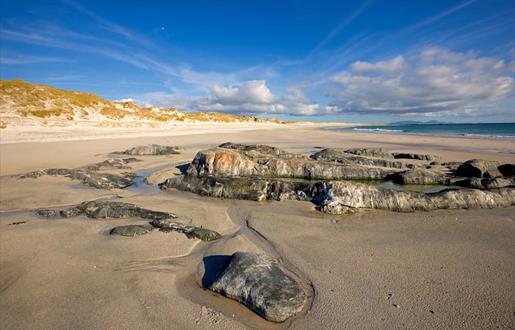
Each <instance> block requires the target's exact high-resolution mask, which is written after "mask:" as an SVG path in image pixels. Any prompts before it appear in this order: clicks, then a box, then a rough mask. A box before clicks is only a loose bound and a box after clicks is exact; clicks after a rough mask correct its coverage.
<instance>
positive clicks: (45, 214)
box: [36, 209, 60, 218]
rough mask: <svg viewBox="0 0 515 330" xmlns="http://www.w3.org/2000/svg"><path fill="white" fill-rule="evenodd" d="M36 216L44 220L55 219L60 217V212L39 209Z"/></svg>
mask: <svg viewBox="0 0 515 330" xmlns="http://www.w3.org/2000/svg"><path fill="white" fill-rule="evenodd" d="M36 214H37V215H39V216H40V217H44V218H55V217H58V216H60V214H59V211H57V210H51V209H39V210H36Z"/></svg>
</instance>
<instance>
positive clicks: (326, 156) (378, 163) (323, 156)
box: [311, 148, 414, 169]
mask: <svg viewBox="0 0 515 330" xmlns="http://www.w3.org/2000/svg"><path fill="white" fill-rule="evenodd" d="M311 158H312V159H314V160H320V161H326V162H336V163H340V164H346V165H353V164H354V165H364V166H375V167H391V168H398V169H404V168H409V167H414V165H413V164H406V163H403V162H399V161H394V160H391V159H382V158H370V157H364V156H358V155H355V154H352V153H349V152H347V151H344V150H341V149H330V148H328V149H323V150H320V151H319V152H317V153H315V154H313V155H311Z"/></svg>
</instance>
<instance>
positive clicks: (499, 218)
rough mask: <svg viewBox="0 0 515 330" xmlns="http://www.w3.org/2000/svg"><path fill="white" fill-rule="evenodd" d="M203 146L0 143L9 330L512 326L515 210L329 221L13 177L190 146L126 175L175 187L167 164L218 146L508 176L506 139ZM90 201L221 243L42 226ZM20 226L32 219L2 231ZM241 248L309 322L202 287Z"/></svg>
mask: <svg viewBox="0 0 515 330" xmlns="http://www.w3.org/2000/svg"><path fill="white" fill-rule="evenodd" d="M196 133H198V134H176V135H173V134H168V135H167V136H159V137H157V136H154V137H124V138H110V139H95V140H81V141H60V142H57V141H56V142H40V143H38V142H24V143H13V144H10V143H4V144H1V145H0V172H1V177H0V211H1V213H0V315H1V316H0V318H1V319H0V324H1V325H2V328H3V329H63V328H66V329H92V328H95V329H98V328H113V329H150V328H151V329H161V328H167V329H170V328H172V329H208V328H209V329H241V328H249V327H250V328H271V329H274V328H285V327H290V328H293V329H313V328H319V329H339V328H340V329H357V328H358V329H361V328H365V329H383V328H395V329H413V328H417V329H435V328H438V329H440V328H453V329H456V328H458V329H480V328H481V329H492V328H493V329H495V328H501V329H510V328H514V327H515V212H514V211H515V209H514V208H507V209H496V210H456V211H435V212H417V213H404V214H400V213H393V212H382V211H381V212H379V211H365V212H362V213H360V214H357V215H352V216H332V215H325V214H321V213H319V212H317V211H315V210H313V207H312V205H311V204H310V203H305V202H293V201H285V202H266V203H256V202H248V201H229V200H218V199H213V198H207V197H201V196H197V195H194V194H190V193H184V192H178V191H171V192H161V191H159V190H158V189H156V188H155V187H152V186H143V187H141V188H129V189H125V190H112V191H106V190H97V189H92V188H85V187H82V186H81V185H80V184H77V183H76V182H73V181H70V180H68V179H65V178H58V177H57V178H54V177H41V178H38V179H25V180H17V179H15V178H13V177H11V175H13V174H18V173H23V172H28V171H32V170H36V169H41V168H50V167H69V168H71V167H77V166H82V165H85V164H89V163H94V162H99V161H102V160H104V159H105V158H107V157H109V153H110V152H112V151H117V150H124V149H126V148H129V147H133V146H135V145H141V144H147V143H159V144H169V145H179V146H181V147H183V148H184V152H183V153H182V154H180V155H173V156H157V157H138V158H140V159H142V160H143V162H140V163H134V166H133V171H136V172H139V171H143V170H145V169H149V168H152V169H159V170H158V171H157V172H155V173H154V174H153V175H152V176H151V177H150V181H151V182H152V183H158V182H160V181H162V180H164V179H165V178H166V177H169V176H172V175H176V174H178V173H179V169H177V168H176V166H177V165H180V164H184V163H187V162H188V161H190V160H191V158H192V157H193V156H194V154H195V152H196V151H197V150H200V149H203V148H207V147H212V146H215V145H218V144H220V143H222V142H227V141H231V142H242V143H266V144H272V145H275V146H279V147H282V148H285V149H287V150H290V151H294V152H311V151H314V150H317V149H316V148H317V147H341V148H347V147H383V148H387V149H390V150H392V151H416V152H420V153H434V154H436V155H438V156H440V157H442V160H456V161H463V160H467V159H471V158H484V159H491V160H499V161H502V162H511V163H515V154H514V152H515V142H514V141H508V140H482V139H471V138H447V137H446V138H443V137H429V136H407V135H402V136H401V135H392V134H373V133H361V132H360V133H356V132H335V131H323V130H320V129H318V128H317V127H316V126H302V125H297V126H288V127H280V126H274V127H266V128H265V127H261V128H260V129H259V130H251V129H246V130H244V131H241V130H234V131H233V130H217V131H215V132H213V131H211V132H210V130H209V129H206V128H204V129H203V130H201V131H200V132H196ZM77 138H82V139H83V138H84V136H79V137H77ZM131 165H132V164H131ZM116 172H117V171H113V173H116ZM99 197H104V198H116V199H117V200H122V201H126V202H131V203H135V204H137V205H140V206H144V207H147V208H151V209H156V210H163V211H173V212H175V213H177V214H178V215H179V219H180V220H181V221H185V222H187V223H191V224H193V225H197V226H204V227H206V228H210V229H214V230H217V231H219V232H220V233H222V234H224V238H223V239H221V240H219V241H214V242H211V243H205V242H199V241H196V240H188V239H187V238H186V237H185V236H184V235H182V234H179V233H168V234H165V233H161V232H152V233H150V234H148V235H146V236H141V237H135V238H126V237H110V236H109V235H108V231H109V230H110V229H111V228H112V227H114V226H117V225H121V224H129V223H143V222H144V221H142V220H138V219H124V220H87V219H86V218H83V217H78V218H71V219H63V220H48V219H42V218H38V217H36V216H35V215H34V212H33V210H34V209H35V208H39V207H50V206H66V205H73V204H76V203H79V202H82V201H85V200H90V199H94V198H99ZM118 198H122V199H118ZM244 219H249V221H248V223H247V222H246V221H244ZM20 221H26V222H25V223H22V224H18V225H11V223H13V222H20ZM257 233H259V234H257ZM235 251H256V252H266V253H269V254H272V255H275V256H278V257H281V259H282V261H283V262H284V263H285V264H286V266H288V267H289V268H290V269H292V271H294V272H295V273H296V274H297V275H298V276H299V278H302V279H303V280H305V281H306V283H309V282H312V283H313V285H314V287H315V292H316V295H315V296H314V297H313V299H314V300H313V304H312V306H310V308H309V310H307V311H305V313H303V314H302V315H300V316H299V317H297V318H295V319H293V320H292V321H289V322H286V323H285V324H272V323H269V322H266V321H264V320H262V319H261V318H260V317H258V316H256V315H255V314H253V313H252V312H250V311H249V310H248V309H246V308H244V307H242V306H241V305H239V304H237V303H236V302H233V301H231V300H229V299H226V298H224V297H221V296H218V295H215V294H213V293H211V292H208V291H205V290H203V289H201V288H200V287H199V285H198V282H199V278H200V276H202V270H203V263H202V260H203V257H204V256H207V255H228V254H231V253H233V252H235Z"/></svg>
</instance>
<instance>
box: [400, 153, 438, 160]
mask: <svg viewBox="0 0 515 330" xmlns="http://www.w3.org/2000/svg"><path fill="white" fill-rule="evenodd" d="M392 155H393V158H395V159H417V160H426V161H433V160H435V159H436V156H434V155H424V154H412V153H404V152H396V153H393V154H392Z"/></svg>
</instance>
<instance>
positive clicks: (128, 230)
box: [109, 225, 155, 237]
mask: <svg viewBox="0 0 515 330" xmlns="http://www.w3.org/2000/svg"><path fill="white" fill-rule="evenodd" d="M154 229H155V228H154V227H152V226H150V225H127V226H118V227H114V228H113V229H111V231H110V232H109V234H110V235H120V236H129V237H134V236H139V235H145V234H148V233H150V232H151V231H153V230H154Z"/></svg>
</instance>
